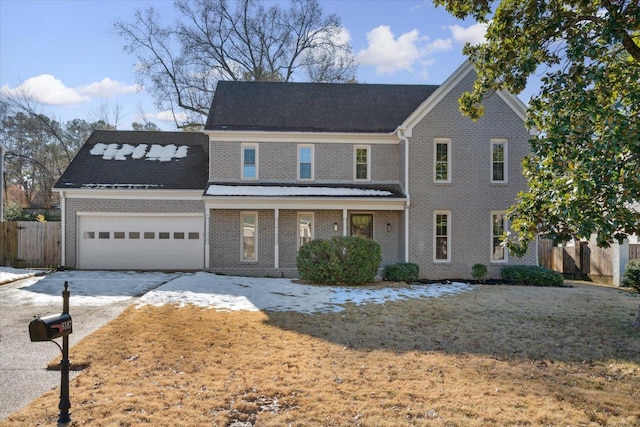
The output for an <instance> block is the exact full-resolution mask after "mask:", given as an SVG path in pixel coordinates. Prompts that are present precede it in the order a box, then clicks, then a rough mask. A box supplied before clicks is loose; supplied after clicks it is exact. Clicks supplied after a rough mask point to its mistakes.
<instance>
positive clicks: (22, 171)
mask: <svg viewBox="0 0 640 427" xmlns="http://www.w3.org/2000/svg"><path fill="white" fill-rule="evenodd" d="M96 129H114V127H113V126H110V125H108V124H107V123H105V122H103V121H96V122H92V123H90V122H87V121H85V120H81V119H74V120H71V121H68V122H66V123H62V122H60V121H58V120H56V119H54V118H51V117H49V116H48V115H46V114H43V113H41V112H39V111H38V110H37V108H36V104H35V103H34V102H33V101H32V99H31V98H30V97H29V96H28V95H26V94H21V95H20V96H9V95H7V94H6V93H4V94H2V95H1V96H0V140H1V141H2V142H3V143H4V145H5V146H6V147H7V149H8V151H7V153H6V170H5V173H6V176H5V177H4V178H5V182H6V185H5V186H7V187H13V188H16V189H18V190H17V191H19V193H20V194H21V195H22V196H24V197H23V200H24V201H25V202H26V204H27V205H28V206H34V205H36V206H42V207H51V206H52V205H54V204H55V200H54V194H53V191H52V188H53V185H54V184H55V183H56V181H57V180H58V178H59V177H60V175H62V172H63V171H64V170H65V169H66V167H67V165H68V164H69V162H71V160H72V159H73V157H74V156H75V154H76V153H77V151H78V149H79V148H80V146H81V145H82V143H83V142H84V141H85V140H86V139H87V138H88V137H89V135H90V134H91V132H92V131H93V130H96Z"/></svg>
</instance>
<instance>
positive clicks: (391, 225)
mask: <svg viewBox="0 0 640 427" xmlns="http://www.w3.org/2000/svg"><path fill="white" fill-rule="evenodd" d="M242 212H257V214H258V228H257V240H258V254H257V260H256V261H252V262H246V261H242V260H241V250H242V249H241V243H242V234H241V227H242V225H241V214H242ZM299 212H304V213H313V218H314V225H313V227H314V236H313V237H314V239H330V238H332V237H335V236H342V235H343V234H344V230H343V212H342V210H315V211H308V210H305V211H296V210H288V209H283V210H279V212H278V268H275V249H274V246H275V211H274V210H273V209H268V210H254V211H251V210H246V211H244V210H235V209H212V210H211V211H210V215H209V242H210V245H209V246H210V250H209V271H211V272H214V273H222V274H242V275H251V276H272V277H297V274H298V273H297V267H296V259H297V253H298V241H297V239H298V213H299ZM349 213H351V212H349ZM358 213H362V212H361V211H358ZM367 213H372V214H373V238H374V240H376V241H377V242H378V243H379V244H380V246H381V252H382V262H381V263H380V268H381V269H382V268H383V267H384V266H385V265H387V264H392V263H396V262H399V261H403V260H404V252H403V248H404V246H403V245H404V243H403V240H402V234H401V233H403V230H404V229H403V227H402V224H401V222H400V221H401V217H402V213H401V212H400V211H373V212H367ZM336 226H337V230H336V229H335V228H336ZM347 227H348V223H347ZM346 234H349V230H348V229H347V233H346Z"/></svg>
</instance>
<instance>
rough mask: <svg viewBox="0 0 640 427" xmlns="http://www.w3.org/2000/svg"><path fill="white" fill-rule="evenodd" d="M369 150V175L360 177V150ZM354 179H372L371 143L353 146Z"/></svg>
mask: <svg viewBox="0 0 640 427" xmlns="http://www.w3.org/2000/svg"><path fill="white" fill-rule="evenodd" d="M359 149H365V150H367V177H366V178H358V155H357V153H358V150H359ZM353 180H354V181H362V182H364V181H371V146H370V145H354V146H353Z"/></svg>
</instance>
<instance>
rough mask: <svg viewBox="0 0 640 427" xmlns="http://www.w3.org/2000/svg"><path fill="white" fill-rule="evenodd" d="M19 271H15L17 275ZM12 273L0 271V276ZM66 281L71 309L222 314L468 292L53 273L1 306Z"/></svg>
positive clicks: (36, 300)
mask: <svg viewBox="0 0 640 427" xmlns="http://www.w3.org/2000/svg"><path fill="white" fill-rule="evenodd" d="M20 273H21V272H20ZM9 274H14V275H15V274H17V273H16V272H11V271H10V270H7V268H6V267H0V278H2V277H8V276H7V275H9ZM64 282H68V283H69V291H70V292H71V297H70V300H69V304H70V306H71V311H73V306H102V305H109V304H112V303H114V302H119V301H125V300H132V301H133V300H134V299H135V298H136V297H138V296H140V298H139V299H138V300H137V304H138V306H144V305H156V306H160V305H165V304H176V305H179V306H184V305H189V304H190V305H195V306H198V307H205V308H213V309H216V310H223V311H224V310H226V311H237V310H245V311H260V310H266V311H295V312H300V313H307V314H312V313H319V312H337V311H342V310H344V306H345V304H355V305H363V304H369V303H370V304H384V303H385V302H389V301H401V300H408V299H418V298H438V297H441V296H444V295H454V294H459V293H463V292H467V291H470V290H472V289H474V288H473V287H472V286H470V285H468V284H465V283H451V284H431V285H412V286H405V287H393V288H390V287H387V288H384V287H383V288H374V289H372V288H358V287H340V286H312V285H303V284H300V283H294V282H293V280H290V279H267V278H253V277H236V276H219V275H216V274H212V273H204V272H200V273H159V272H144V273H142V272H131V271H129V272H126V271H120V272H117V271H58V272H54V273H51V274H49V275H48V276H46V277H32V278H29V279H26V280H22V281H20V282H16V284H7V285H4V286H2V287H1V288H0V292H1V295H2V298H0V307H1V306H3V305H33V306H38V305H49V304H57V303H61V302H62V296H61V295H62V291H63V289H64Z"/></svg>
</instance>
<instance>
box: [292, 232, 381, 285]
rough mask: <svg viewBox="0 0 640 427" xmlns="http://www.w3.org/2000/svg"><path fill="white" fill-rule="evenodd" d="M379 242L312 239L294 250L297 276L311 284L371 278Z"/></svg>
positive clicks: (360, 281)
mask: <svg viewBox="0 0 640 427" xmlns="http://www.w3.org/2000/svg"><path fill="white" fill-rule="evenodd" d="M381 259H382V257H381V251H380V245H379V244H378V243H377V242H375V241H373V240H369V239H365V238H363V237H350V236H345V237H334V238H332V239H331V240H321V239H319V240H312V241H311V242H309V243H307V244H305V245H303V246H302V247H301V248H300V250H299V251H298V258H297V266H298V273H299V274H300V278H301V279H304V280H309V281H312V282H315V283H320V284H327V285H334V284H345V285H359V284H363V283H368V282H371V281H373V279H374V278H375V277H376V274H377V273H378V267H379V266H380V261H381Z"/></svg>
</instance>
